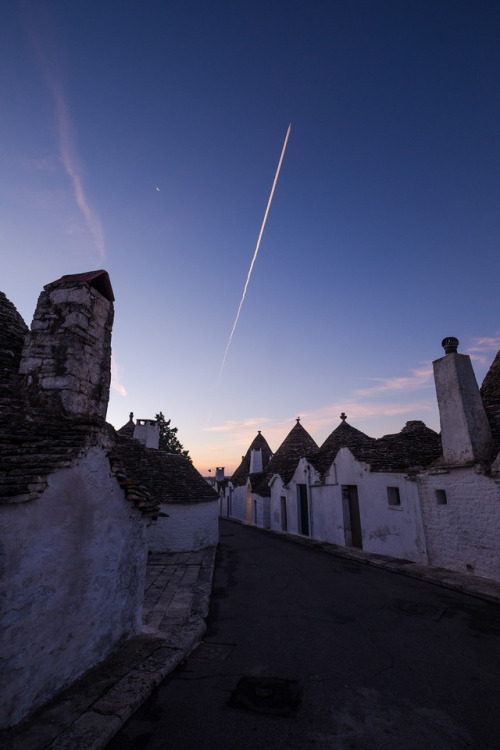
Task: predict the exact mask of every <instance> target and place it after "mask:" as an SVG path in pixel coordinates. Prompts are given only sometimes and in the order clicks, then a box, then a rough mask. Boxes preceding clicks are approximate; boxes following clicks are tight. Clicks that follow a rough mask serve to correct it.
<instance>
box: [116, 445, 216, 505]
mask: <svg viewBox="0 0 500 750" xmlns="http://www.w3.org/2000/svg"><path fill="white" fill-rule="evenodd" d="M116 455H117V457H118V458H119V460H120V461H121V463H122V465H123V467H124V468H125V470H126V472H127V474H128V475H129V476H130V477H131V478H134V479H137V480H139V481H140V483H141V484H142V485H143V486H144V487H145V488H147V490H148V492H149V493H150V495H151V497H152V498H153V499H154V500H155V501H156V502H157V503H166V504H169V503H176V504H185V505H189V504H194V503H205V502H213V501H216V500H217V499H218V494H217V492H216V491H215V490H214V489H213V488H212V487H211V486H210V485H209V484H208V482H206V481H205V480H204V479H203V477H202V476H201V474H200V473H199V472H198V471H197V470H196V469H195V468H194V466H193V464H192V463H191V462H190V461H189V459H187V458H186V457H185V456H182V455H180V454H177V453H167V452H166V451H161V450H157V449H155V448H146V447H145V446H144V445H142V443H140V442H139V441H138V440H135V439H133V438H130V437H126V436H124V435H123V434H118V435H117V444H116Z"/></svg>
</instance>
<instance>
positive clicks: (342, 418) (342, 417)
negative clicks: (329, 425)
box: [340, 412, 347, 422]
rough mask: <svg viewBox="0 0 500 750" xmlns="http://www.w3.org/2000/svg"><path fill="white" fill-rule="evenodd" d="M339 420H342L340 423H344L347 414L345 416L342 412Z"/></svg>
mask: <svg viewBox="0 0 500 750" xmlns="http://www.w3.org/2000/svg"><path fill="white" fill-rule="evenodd" d="M340 419H341V420H342V422H345V421H346V419H347V414H345V413H344V412H342V414H341V415H340Z"/></svg>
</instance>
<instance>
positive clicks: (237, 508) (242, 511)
mask: <svg viewBox="0 0 500 750" xmlns="http://www.w3.org/2000/svg"><path fill="white" fill-rule="evenodd" d="M226 492H227V493H228V494H229V492H231V495H230V498H229V499H228V510H227V514H228V516H229V518H236V519H237V520H238V521H246V520H247V486H246V484H244V485H243V486H242V487H232V489H231V490H229V488H228V489H227V491H226Z"/></svg>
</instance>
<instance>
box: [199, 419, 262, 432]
mask: <svg viewBox="0 0 500 750" xmlns="http://www.w3.org/2000/svg"><path fill="white" fill-rule="evenodd" d="M270 421H271V420H269V419H267V418H265V417H263V418H262V419H259V418H253V419H245V420H240V421H232V420H231V421H228V422H224V424H222V425H218V426H213V427H205V428H204V430H205V432H238V431H241V430H249V429H256V430H260V428H261V426H262V425H263V424H268V423H269V422H270Z"/></svg>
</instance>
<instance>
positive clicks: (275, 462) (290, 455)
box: [266, 420, 318, 484]
mask: <svg viewBox="0 0 500 750" xmlns="http://www.w3.org/2000/svg"><path fill="white" fill-rule="evenodd" d="M317 450H318V445H317V443H316V442H315V440H313V438H312V437H311V436H310V435H309V433H308V432H307V430H305V429H304V427H302V425H301V424H300V422H299V420H297V424H296V425H295V426H294V427H293V428H292V429H291V430H290V432H289V433H288V435H287V436H286V438H285V439H284V440H283V442H282V443H281V445H280V447H279V448H278V450H277V451H276V453H275V454H274V456H273V457H272V459H271V460H270V462H269V465H268V467H267V469H266V477H267V479H268V481H269V480H270V479H271V477H272V476H273V475H274V474H279V476H280V477H281V478H282V480H283V482H284V484H288V482H289V481H290V480H291V478H292V477H293V475H294V473H295V469H296V468H297V464H298V463H299V461H300V459H301V458H303V457H304V456H307V455H308V454H309V453H311V452H313V451H317Z"/></svg>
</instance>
